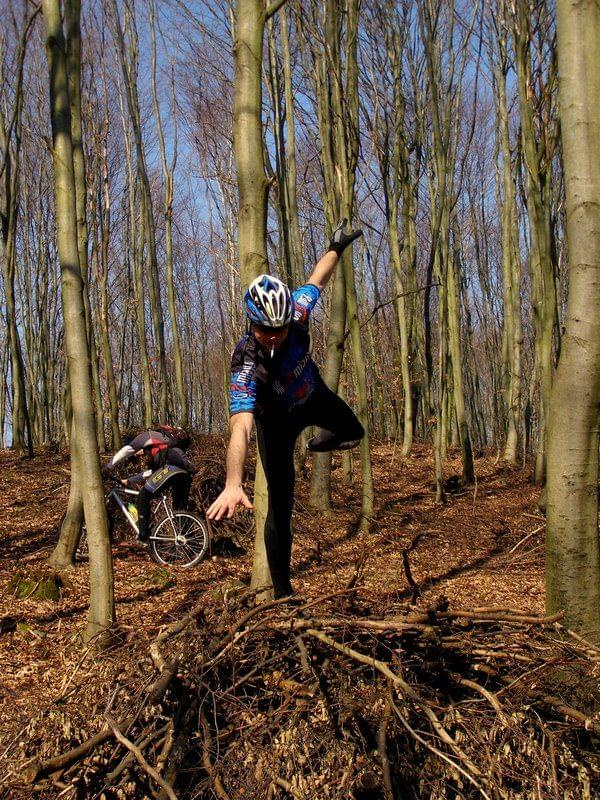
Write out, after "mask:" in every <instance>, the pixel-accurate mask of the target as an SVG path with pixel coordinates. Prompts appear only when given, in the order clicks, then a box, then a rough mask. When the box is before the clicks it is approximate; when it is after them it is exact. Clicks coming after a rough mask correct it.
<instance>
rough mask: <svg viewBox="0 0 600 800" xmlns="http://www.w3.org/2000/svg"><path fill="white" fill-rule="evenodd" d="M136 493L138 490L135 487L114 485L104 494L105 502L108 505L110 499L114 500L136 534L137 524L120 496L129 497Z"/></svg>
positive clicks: (134, 495) (136, 494)
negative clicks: (128, 487)
mask: <svg viewBox="0 0 600 800" xmlns="http://www.w3.org/2000/svg"><path fill="white" fill-rule="evenodd" d="M138 494H139V492H138V491H137V489H127V488H125V486H115V487H113V488H112V489H111V490H110V492H109V493H108V494H107V496H106V504H107V505H108V503H109V501H110V500H114V501H115V504H116V505H117V506H118V507H119V508H120V509H121V511H122V512H123V514H124V516H125V519H126V520H127V522H128V523H129V524H130V526H131V527H132V528H133V530H134V531H135V533H136V534H138V533H139V528H138V526H137V522H136V521H135V520H134V518H133V517H132V516H131V514H130V513H129V510H128V508H127V506H126V505H125V502H124V501H123V499H122V496H126V495H129V496H131V497H137V496H138Z"/></svg>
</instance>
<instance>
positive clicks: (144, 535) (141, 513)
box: [136, 472, 192, 541]
mask: <svg viewBox="0 0 600 800" xmlns="http://www.w3.org/2000/svg"><path fill="white" fill-rule="evenodd" d="M191 485H192V476H191V475H188V474H186V473H185V472H178V473H176V474H175V475H173V476H172V477H170V478H167V480H166V481H164V483H161V485H160V487H159V488H158V489H157V490H155V491H154V492H151V491H149V490H148V489H146V484H144V486H142V488H141V489H140V493H139V494H138V496H137V501H136V506H137V511H138V531H139V533H138V538H139V539H141V540H142V541H145V540H146V539H148V537H149V536H150V517H151V513H152V511H151V508H150V503H151V501H152V498H153V497H157V496H158V495H161V494H164V493H165V492H166V491H167V489H171V491H172V494H173V508H174V509H175V510H176V511H178V510H182V509H184V508H185V507H186V506H187V501H188V498H189V496H190V487H191Z"/></svg>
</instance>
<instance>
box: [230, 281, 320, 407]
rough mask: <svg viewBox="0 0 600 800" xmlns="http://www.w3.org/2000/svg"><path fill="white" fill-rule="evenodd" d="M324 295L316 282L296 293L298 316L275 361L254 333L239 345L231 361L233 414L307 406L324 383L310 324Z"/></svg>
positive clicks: (306, 285)
mask: <svg viewBox="0 0 600 800" xmlns="http://www.w3.org/2000/svg"><path fill="white" fill-rule="evenodd" d="M320 295H321V290H320V289H319V288H318V287H317V286H314V285H313V284H312V283H307V284H305V285H304V286H300V287H299V288H298V289H296V291H295V292H293V293H292V299H293V301H294V315H293V317H292V322H291V323H290V327H289V332H288V335H287V338H286V339H285V341H284V342H283V344H282V345H281V347H280V348H279V349H278V350H277V351H276V352H275V353H274V355H273V357H272V358H271V357H270V356H269V354H268V353H266V352H265V351H264V350H262V348H261V347H260V345H259V344H258V342H257V341H256V339H255V337H254V335H253V332H252V330H250V332H249V333H247V334H246V335H245V336H244V337H243V338H242V340H241V341H240V342H239V343H238V345H237V347H236V348H235V350H234V352H233V356H232V359H231V384H230V412H231V414H232V415H233V414H238V413H240V412H241V411H251V412H253V413H257V414H262V413H264V412H266V411H272V410H277V411H290V410H291V409H293V408H296V407H297V406H300V405H301V404H302V403H304V402H305V401H306V400H307V399H308V398H309V397H310V395H311V394H312V392H313V391H314V389H315V387H316V386H317V385H319V384H320V383H321V378H320V376H319V371H318V369H317V367H316V365H315V363H314V361H313V360H312V358H311V356H310V336H309V333H308V321H309V318H310V314H311V312H312V310H313V308H314V307H315V304H316V302H317V300H318V299H319V297H320Z"/></svg>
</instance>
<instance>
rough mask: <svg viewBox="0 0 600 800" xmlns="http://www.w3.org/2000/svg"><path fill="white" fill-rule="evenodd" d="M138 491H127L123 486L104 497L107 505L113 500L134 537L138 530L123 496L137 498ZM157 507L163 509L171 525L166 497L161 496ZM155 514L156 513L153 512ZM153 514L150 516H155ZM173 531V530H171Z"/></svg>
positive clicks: (113, 489) (116, 487) (171, 514)
mask: <svg viewBox="0 0 600 800" xmlns="http://www.w3.org/2000/svg"><path fill="white" fill-rule="evenodd" d="M138 494H139V491H138V490H137V489H127V488H126V487H125V486H114V487H113V488H112V489H111V490H110V492H109V493H108V495H107V496H106V503H107V505H108V503H109V501H110V500H114V502H115V504H116V505H117V506H118V507H119V508H120V509H121V511H122V513H123V514H124V516H125V519H126V520H127V522H128V523H129V525H130V526H131V527H132V528H133V530H134V531H135V533H136V535H137V534H138V533H139V528H138V525H137V522H136V521H135V520H134V518H133V517H132V516H131V514H130V513H129V509H128V508H127V505H126V503H125V502H124V500H123V497H124V496H127V495H129V496H130V497H137V496H138ZM159 505H161V506H162V507H163V509H164V512H165V516H166V517H167V518H168V519H169V520H171V524H173V512H172V511H171V509H170V508H169V506H168V505H167V502H166V495H164V494H162V495H161V496H160V498H159ZM155 513H156V512H155ZM155 513H154V514H153V515H152V516H155ZM173 531H175V528H173Z"/></svg>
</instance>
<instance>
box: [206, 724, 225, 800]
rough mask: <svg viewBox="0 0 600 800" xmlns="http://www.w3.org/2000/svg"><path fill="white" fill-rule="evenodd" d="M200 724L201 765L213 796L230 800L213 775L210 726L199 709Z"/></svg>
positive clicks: (222, 799) (215, 775)
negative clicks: (211, 786)
mask: <svg viewBox="0 0 600 800" xmlns="http://www.w3.org/2000/svg"><path fill="white" fill-rule="evenodd" d="M200 724H201V725H202V732H203V733H204V741H203V742H202V763H203V764H204V769H205V770H206V774H207V775H208V776H209V778H210V781H211V783H212V785H213V787H214V790H215V794H216V795H217V797H218V798H219V800H230V798H229V795H228V794H227V792H226V791H225V789H224V787H223V784H222V783H221V779H220V778H219V776H218V775H217V774H216V773H215V769H214V767H213V765H212V762H211V760H210V742H211V735H210V725H209V724H208V720H207V719H206V715H205V713H204V711H203V710H202V709H200Z"/></svg>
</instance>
